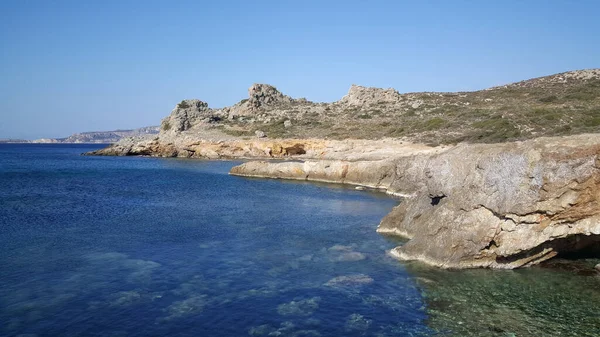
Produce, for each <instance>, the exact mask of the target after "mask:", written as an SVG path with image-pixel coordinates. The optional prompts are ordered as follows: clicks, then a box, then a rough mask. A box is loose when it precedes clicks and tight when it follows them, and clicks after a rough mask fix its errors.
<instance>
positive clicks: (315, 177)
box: [231, 135, 600, 269]
mask: <svg viewBox="0 0 600 337" xmlns="http://www.w3.org/2000/svg"><path fill="white" fill-rule="evenodd" d="M231 174H233V175H240V176H251V177H269V178H282V179H300V180H312V181H327V182H335V183H346V184H354V185H361V186H368V187H371V188H378V189H384V190H386V191H387V192H388V193H393V194H397V195H403V196H405V197H406V198H404V200H403V201H402V202H401V203H400V205H399V206H397V207H396V208H394V210H393V211H392V212H391V213H390V214H388V215H387V216H386V217H385V218H384V219H383V220H382V222H381V224H380V225H379V228H378V231H379V232H380V233H386V234H393V235H400V236H402V237H405V238H408V239H410V240H409V241H408V242H407V243H406V244H404V245H402V246H400V247H397V248H395V249H393V250H392V251H391V255H393V256H395V257H397V258H400V259H404V260H419V261H423V262H425V263H428V264H431V265H434V266H438V267H444V268H473V267H490V268H506V269H512V268H518V267H525V266H531V265H534V264H538V263H540V262H542V261H545V260H547V259H550V258H552V257H555V256H557V255H559V254H578V253H579V254H581V253H600V250H599V249H598V244H599V243H600V135H579V136H571V137H557V138H539V139H535V140H530V141H525V142H515V143H504V144H491V145H487V144H463V145H459V146H456V147H452V148H448V149H446V150H444V151H440V152H437V153H433V152H432V153H419V154H414V155H410V156H404V157H398V158H390V159H386V160H379V161H319V162H304V163H300V162H285V163H273V162H248V163H245V164H242V165H240V166H237V167H234V168H233V169H232V170H231Z"/></svg>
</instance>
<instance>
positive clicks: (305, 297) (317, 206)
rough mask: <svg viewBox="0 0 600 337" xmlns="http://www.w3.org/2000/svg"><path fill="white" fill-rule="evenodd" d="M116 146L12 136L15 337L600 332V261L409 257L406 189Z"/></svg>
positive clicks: (7, 170)
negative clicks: (500, 263)
mask: <svg viewBox="0 0 600 337" xmlns="http://www.w3.org/2000/svg"><path fill="white" fill-rule="evenodd" d="M102 146H103V145H72V144H0V336H21V337H34V336H39V337H42V336H103V337H108V336H207V337H213V336H215V337H216V336H323V337H325V336H332V337H333V336H335V337H342V336H377V337H383V336H590V337H598V336H600V276H599V275H600V274H599V273H595V272H593V266H594V264H595V263H598V262H600V261H598V260H597V259H596V260H594V259H593V258H588V259H583V260H578V261H566V262H564V264H561V263H555V264H554V266H553V267H552V268H544V267H534V268H528V269H523V270H512V271H511V270H483V269H479V270H454V271H452V270H439V269H436V268H431V267H427V266H425V265H423V264H421V263H418V262H400V261H397V260H395V259H393V258H391V257H390V256H389V255H388V254H387V251H388V250H389V249H391V248H393V247H395V246H398V245H401V244H403V241H402V240H401V239H398V238H394V237H386V236H382V235H380V234H378V233H376V231H375V230H376V228H377V225H378V223H379V221H380V220H381V218H383V217H384V216H385V215H386V214H387V213H388V212H389V211H390V210H391V209H392V208H393V207H395V206H396V205H398V204H399V203H401V202H402V200H400V199H395V198H392V197H390V196H388V195H385V194H384V193H380V192H376V191H359V190H356V189H354V188H352V187H348V186H340V185H331V184H316V183H307V182H292V181H282V180H268V179H249V178H242V177H235V176H230V175H228V171H229V169H230V168H231V167H233V166H234V165H237V164H239V162H234V161H201V160H190V159H175V158H170V159H165V158H146V157H92V156H82V155H81V154H82V153H84V152H86V151H91V150H95V149H98V148H100V147H102ZM557 265H558V266H559V267H556V266H557ZM561 265H562V266H564V268H561V267H560V266H561Z"/></svg>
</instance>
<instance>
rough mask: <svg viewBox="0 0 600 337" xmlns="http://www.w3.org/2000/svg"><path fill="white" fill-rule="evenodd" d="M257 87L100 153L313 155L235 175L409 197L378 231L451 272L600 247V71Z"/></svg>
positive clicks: (180, 113) (400, 251)
mask: <svg viewBox="0 0 600 337" xmlns="http://www.w3.org/2000/svg"><path fill="white" fill-rule="evenodd" d="M248 94H249V95H248V98H247V99H244V100H242V101H240V102H239V103H237V104H235V105H233V106H231V107H225V108H222V109H211V108H209V107H208V105H207V104H206V103H204V102H202V101H200V100H184V101H182V102H180V103H179V104H178V105H177V106H176V107H175V108H174V109H173V111H172V112H171V114H170V115H169V116H168V117H167V118H165V119H164V120H163V122H162V124H161V131H160V133H159V134H158V135H150V136H144V137H132V138H125V139H122V140H120V141H119V142H118V143H116V144H114V145H112V146H110V147H108V148H106V149H102V150H99V151H95V152H93V153H91V154H94V155H149V156H163V157H185V158H208V159H223V158H266V159H271V158H281V159H290V158H293V159H296V160H304V161H305V162H285V163H272V162H249V163H246V164H243V165H241V166H239V167H236V168H233V169H232V172H231V173H232V174H236V175H242V176H255V177H270V178H282V179H302V180H315V181H327V182H337V183H347V184H356V185H361V186H368V187H371V188H378V189H385V190H387V191H388V192H389V193H393V194H397V195H402V196H406V199H405V200H404V201H403V202H402V203H401V204H400V205H399V206H398V207H396V208H395V209H394V210H393V211H392V212H391V213H390V214H389V215H388V216H386V218H385V219H383V221H382V222H381V224H380V226H379V229H378V230H379V232H381V233H388V234H395V235H401V236H404V237H406V238H408V239H410V240H409V241H408V242H407V243H406V244H405V245H403V246H401V247H398V248H396V249H394V250H392V251H391V254H392V255H394V256H396V257H398V258H401V259H416V260H421V261H424V262H427V263H429V264H432V265H436V266H440V267H446V268H470V267H490V268H517V267H523V266H529V265H533V264H537V263H540V262H542V261H544V260H547V259H550V258H552V257H554V256H557V255H558V254H562V253H569V252H575V253H577V252H586V251H588V252H590V251H592V252H594V253H595V249H597V248H595V247H598V246H599V245H598V243H599V242H600V240H599V237H600V220H599V213H600V205H599V204H600V195H599V193H600V192H598V191H600V186H599V185H600V177H599V173H598V171H599V169H600V165H599V162H600V161H599V159H598V156H599V154H600V70H598V69H590V70H582V71H574V72H568V73H562V74H556V75H552V76H546V77H542V78H537V79H532V80H527V81H523V82H519V83H514V84H510V85H506V86H502V87H495V88H491V89H487V90H480V91H474V92H462V93H433V92H425V93H407V94H400V93H398V92H397V91H395V90H394V89H377V88H367V87H361V86H356V85H353V86H352V87H351V88H350V90H349V92H348V94H347V95H346V96H344V97H343V98H342V99H341V100H339V101H337V102H333V103H313V102H310V101H307V100H304V99H293V98H291V97H289V96H286V95H284V94H282V93H281V92H279V91H278V90H277V89H276V88H275V87H273V86H270V85H266V84H254V85H252V86H251V87H250V89H249V90H248ZM592 133H595V134H592ZM545 135H553V136H554V135H571V136H569V137H563V138H560V137H554V138H548V137H544V138H540V137H541V136H545ZM573 135H576V136H573ZM332 138H333V139H332ZM527 139H529V140H527ZM515 140H521V141H515ZM523 140H524V141H523ZM415 141H418V142H419V143H420V144H421V145H418V144H416V143H415ZM509 141H510V142H509ZM423 142H426V143H427V144H430V145H436V144H446V145H445V146H427V145H423ZM469 143H495V144H488V145H485V144H479V145H477V144H469ZM456 144H458V145H456ZM315 159H316V160H318V161H313V160H315Z"/></svg>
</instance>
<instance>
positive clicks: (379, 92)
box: [339, 84, 402, 106]
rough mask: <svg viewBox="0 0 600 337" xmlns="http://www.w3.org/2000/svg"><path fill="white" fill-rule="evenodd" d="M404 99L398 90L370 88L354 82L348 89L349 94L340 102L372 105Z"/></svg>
mask: <svg viewBox="0 0 600 337" xmlns="http://www.w3.org/2000/svg"><path fill="white" fill-rule="evenodd" d="M401 100H402V96H401V95H400V93H398V91H396V90H394V89H392V88H389V89H380V88H369V87H363V86H360V85H355V84H353V85H352V86H351V87H350V90H348V94H346V96H344V97H342V99H341V100H340V101H339V103H342V104H349V105H358V106H363V105H372V104H381V103H396V102H399V101H401Z"/></svg>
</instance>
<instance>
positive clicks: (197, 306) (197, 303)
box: [164, 295, 206, 320]
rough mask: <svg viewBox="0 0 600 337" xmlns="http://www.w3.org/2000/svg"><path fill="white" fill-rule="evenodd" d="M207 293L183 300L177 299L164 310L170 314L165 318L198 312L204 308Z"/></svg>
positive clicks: (169, 318)
mask: <svg viewBox="0 0 600 337" xmlns="http://www.w3.org/2000/svg"><path fill="white" fill-rule="evenodd" d="M205 304H206V295H195V296H192V297H190V298H188V299H185V300H183V301H177V302H174V303H173V304H171V305H170V306H168V307H167V308H166V309H164V311H166V312H167V313H168V314H169V315H168V316H167V317H165V318H164V320H171V319H175V318H180V317H184V316H188V315H193V314H198V313H200V312H202V310H203V309H204V305H205Z"/></svg>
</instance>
